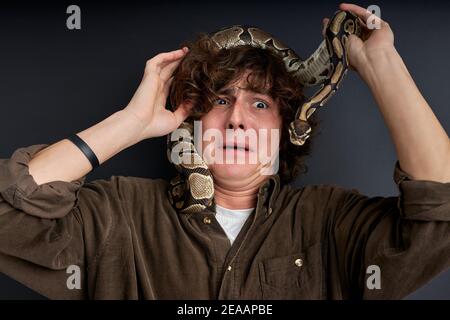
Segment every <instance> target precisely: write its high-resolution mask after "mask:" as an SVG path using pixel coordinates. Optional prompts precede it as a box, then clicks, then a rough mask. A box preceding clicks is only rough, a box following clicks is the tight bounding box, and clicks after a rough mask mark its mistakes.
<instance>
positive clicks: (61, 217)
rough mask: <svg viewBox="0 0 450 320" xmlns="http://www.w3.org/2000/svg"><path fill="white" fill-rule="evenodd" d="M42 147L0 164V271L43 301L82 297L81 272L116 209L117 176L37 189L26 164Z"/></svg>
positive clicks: (56, 183)
mask: <svg viewBox="0 0 450 320" xmlns="http://www.w3.org/2000/svg"><path fill="white" fill-rule="evenodd" d="M46 146H47V145H44V144H42V145H33V146H29V147H25V148H20V149H17V150H16V151H15V152H14V153H13V155H12V156H11V158H10V159H0V272H3V273H5V274H6V275H8V276H9V277H11V278H13V279H15V280H17V281H19V282H21V283H23V284H24V285H26V286H27V287H30V288H31V289H33V290H35V291H37V292H39V293H41V294H43V295H44V296H47V297H49V298H58V299H66V298H67V299H78V298H85V297H86V296H87V295H88V291H87V289H86V288H87V281H88V279H87V277H84V275H85V274H86V272H85V271H86V269H87V268H88V267H89V261H93V260H94V259H93V257H95V255H96V254H97V252H98V251H99V249H100V248H101V247H102V245H103V243H104V242H105V240H106V239H107V238H108V236H109V233H110V230H111V228H112V224H113V219H112V215H113V211H114V210H116V211H117V210H120V208H121V207H120V203H118V199H119V198H120V197H119V196H118V194H117V192H118V191H117V190H118V188H117V183H118V182H117V177H112V178H111V179H110V180H96V181H93V182H90V183H86V184H85V183H84V181H85V177H83V178H80V179H78V180H76V181H72V182H64V181H53V182H49V183H45V184H42V185H37V184H36V182H35V181H34V179H33V177H32V176H31V175H30V174H29V171H28V163H29V161H30V160H31V158H32V157H33V155H35V154H36V153H37V152H39V151H40V150H42V149H43V148H45V147H46ZM80 208H82V210H80ZM73 266H75V269H73V268H74V267H73ZM69 267H70V268H69ZM68 268H69V269H68ZM76 268H79V270H80V273H79V274H80V276H81V280H80V283H81V288H80V289H78V288H76V287H74V286H75V285H76V278H70V279H69V276H71V275H72V274H75V273H76ZM74 270H75V271H74ZM68 272H69V273H68ZM68 281H69V282H68ZM68 283H72V286H68ZM69 287H70V288H69Z"/></svg>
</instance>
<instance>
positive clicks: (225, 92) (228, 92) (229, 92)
mask: <svg viewBox="0 0 450 320" xmlns="http://www.w3.org/2000/svg"><path fill="white" fill-rule="evenodd" d="M243 90H249V89H243ZM249 91H253V92H255V93H257V94H262V95H265V96H267V97H268V98H270V99H273V98H272V96H271V95H270V91H269V90H262V89H261V90H259V89H258V90H256V91H255V90H249ZM235 93H236V88H234V87H233V88H222V89H220V90H219V91H218V92H217V94H223V95H234V94H235Z"/></svg>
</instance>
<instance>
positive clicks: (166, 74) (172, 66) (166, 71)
mask: <svg viewBox="0 0 450 320" xmlns="http://www.w3.org/2000/svg"><path fill="white" fill-rule="evenodd" d="M181 61H183V60H182V59H180V60H175V61H172V62H170V63H168V64H166V65H165V66H164V67H162V69H161V73H160V75H161V78H162V79H163V80H167V79H169V78H170V77H171V76H172V75H173V72H174V71H175V70H176V69H177V68H178V66H179V65H180V63H181Z"/></svg>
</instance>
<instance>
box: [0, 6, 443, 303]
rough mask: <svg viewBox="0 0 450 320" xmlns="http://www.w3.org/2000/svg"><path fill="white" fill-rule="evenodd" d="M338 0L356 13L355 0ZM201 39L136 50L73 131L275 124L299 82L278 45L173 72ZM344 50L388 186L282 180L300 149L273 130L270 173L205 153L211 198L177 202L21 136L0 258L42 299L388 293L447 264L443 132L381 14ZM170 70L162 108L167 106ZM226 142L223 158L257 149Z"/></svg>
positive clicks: (130, 139)
mask: <svg viewBox="0 0 450 320" xmlns="http://www.w3.org/2000/svg"><path fill="white" fill-rule="evenodd" d="M340 8H341V9H342V10H351V11H353V12H355V13H356V14H358V15H359V16H360V17H361V18H363V20H365V18H367V13H366V11H365V10H364V9H363V8H361V7H358V6H355V5H346V4H342V5H341V6H340ZM198 49H199V47H196V46H195V45H193V46H192V48H191V50H189V54H188V50H187V49H185V48H183V49H181V50H176V51H173V52H168V53H163V54H160V55H158V56H156V57H154V58H153V59H151V60H149V61H148V63H147V66H146V69H145V73H144V77H143V80H142V83H141V84H140V86H139V88H138V89H137V91H136V93H135V95H134V96H133V98H132V99H131V101H130V103H129V104H128V106H127V107H126V108H124V109H123V110H121V111H119V112H117V113H115V114H113V115H112V116H110V117H108V118H107V119H105V120H104V121H102V122H100V123H98V124H96V125H94V126H93V127H91V128H88V129H87V130H84V131H82V132H80V133H78V136H79V137H80V138H81V139H82V140H83V141H84V142H85V143H86V144H87V145H88V147H89V148H90V149H91V150H92V151H93V152H94V153H95V155H96V157H97V158H98V161H99V163H103V162H105V161H106V160H108V159H109V158H111V157H112V156H114V155H115V154H117V153H118V152H120V151H122V150H123V149H125V148H127V147H129V146H131V145H133V144H135V143H137V142H139V141H142V140H143V139H147V138H152V137H158V136H163V135H166V134H168V133H170V132H172V131H174V130H175V129H177V128H178V126H179V125H180V124H181V123H182V122H183V121H184V120H185V119H187V118H188V116H191V117H193V118H198V119H200V120H202V125H203V130H205V131H206V130H208V129H218V130H219V131H225V129H232V130H235V131H246V130H249V129H254V130H255V131H256V132H259V130H258V129H279V130H281V131H283V132H285V130H286V125H287V124H288V123H287V121H286V120H287V119H289V118H290V117H292V114H289V112H290V111H289V110H290V109H289V108H287V106H288V105H289V103H292V102H293V101H297V100H300V99H301V96H302V95H301V93H299V92H293V91H292V92H290V93H289V92H288V91H289V90H290V88H294V87H295V83H294V82H292V80H289V78H288V77H287V76H286V74H283V71H282V69H281V68H279V65H277V60H276V59H275V58H273V57H272V56H271V55H270V54H269V53H263V52H259V55H260V56H261V57H262V58H261V61H260V62H258V61H257V60H254V59H250V60H251V61H255V63H254V65H251V64H246V63H244V64H241V63H240V62H241V61H246V57H247V55H246V54H243V55H241V56H239V55H238V54H239V53H242V52H243V51H236V54H235V55H234V54H232V53H224V56H219V57H216V58H217V61H218V63H219V62H220V63H222V64H223V66H225V67H229V66H233V67H235V68H231V69H232V70H235V72H234V71H233V72H232V73H231V76H230V80H231V81H223V82H224V83H217V82H214V85H213V84H210V85H205V86H204V87H201V86H200V87H199V85H202V84H205V83H207V82H208V81H209V80H211V79H213V78H214V74H213V73H214V70H210V73H208V77H202V76H201V75H202V73H201V70H197V71H198V73H195V72H193V71H192V70H191V71H190V72H186V67H188V66H189V62H192V61H193V60H195V57H196V55H198V59H197V61H198V63H200V62H201V61H203V59H202V56H201V55H200V53H201V51H200V50H198ZM348 52H349V61H350V64H351V66H352V67H353V68H354V69H355V70H356V71H357V72H358V73H359V74H360V76H361V78H362V79H363V80H364V81H365V82H366V83H367V85H368V86H369V87H370V89H371V90H372V92H373V95H374V97H375V99H376V101H377V103H378V105H379V107H380V111H381V112H382V114H383V117H384V119H385V121H386V124H387V126H388V128H389V130H390V132H391V134H392V137H393V141H394V143H395V146H396V149H397V154H398V158H399V162H398V163H397V164H396V167H395V176H394V178H395V181H396V182H397V184H398V185H399V190H400V196H399V197H390V198H381V197H375V198H368V197H366V196H364V195H361V194H359V193H358V192H356V191H355V190H345V189H343V188H340V187H337V186H331V185H330V186H327V185H319V186H307V187H305V188H302V189H295V188H292V187H291V186H289V185H288V184H287V182H288V181H289V180H292V179H293V178H294V177H295V176H296V175H297V174H298V173H299V171H298V170H294V169H296V168H297V169H298V167H299V166H301V163H302V162H301V161H300V160H298V159H300V158H299V157H297V156H298V155H299V154H300V153H301V152H302V151H307V150H305V149H306V146H305V149H303V150H302V149H301V148H299V149H296V150H297V151H293V152H297V153H298V154H297V155H295V157H294V156H293V154H292V153H291V152H288V151H287V150H288V149H287V148H288V147H286V146H282V144H283V143H284V141H285V140H286V139H283V132H282V134H281V138H280V141H279V142H280V147H279V148H280V151H281V152H280V174H279V175H276V174H274V175H264V174H262V173H261V170H260V169H261V165H262V163H261V161H259V162H258V163H256V164H249V163H245V164H244V165H238V164H230V165H228V164H226V163H225V164H216V163H214V164H211V165H210V166H209V170H210V171H211V173H212V175H213V177H214V190H215V193H214V201H215V204H216V206H215V208H206V209H205V210H203V211H201V212H197V213H193V214H191V213H189V214H183V213H181V212H178V211H177V210H176V208H174V206H173V205H172V204H171V203H170V201H169V199H168V196H167V191H168V189H169V184H168V183H167V182H166V181H163V180H150V179H142V178H131V177H116V176H114V177H112V178H111V179H110V180H97V181H94V182H91V183H86V184H83V180H84V176H85V175H86V174H87V173H88V172H89V171H90V170H91V169H92V165H91V162H90V161H88V159H87V158H86V156H85V155H84V154H83V153H82V152H80V150H79V149H78V148H77V147H76V146H74V144H73V143H72V142H71V141H68V140H61V141H59V142H57V143H55V144H53V145H51V146H47V145H36V146H31V147H28V148H23V149H19V150H17V151H16V152H15V153H14V154H13V156H12V157H11V159H6V160H2V162H1V163H0V177H1V179H0V195H1V197H0V271H1V272H4V273H6V274H8V275H9V276H11V277H13V278H15V279H17V280H18V281H20V282H22V283H24V284H26V285H28V286H30V287H31V288H33V289H34V290H36V291H38V292H40V293H42V294H44V295H46V296H48V297H50V298H93V299H95V298H97V299H104V298H114V299H123V298H125V299H137V298H145V299H169V298H185V299H214V298H221V299H223V298H228V299H241V298H244V299H245V298H247V299H305V298H310V299H325V298H331V299H343V298H344V299H345V298H400V297H403V296H405V295H406V294H408V293H410V292H412V291H413V290H415V289H417V288H418V287H419V286H421V285H422V284H424V283H425V282H426V281H427V280H429V279H430V278H431V277H433V276H435V275H436V274H437V273H439V272H441V271H443V270H445V268H448V266H449V265H450V255H449V252H450V237H449V231H450V223H449V221H450V215H449V214H450V184H449V182H450V165H449V164H450V142H449V138H448V136H447V134H446V133H445V131H444V129H443V128H442V126H441V125H440V124H439V122H438V120H437V119H436V117H435V116H434V114H433V112H432V111H431V109H430V107H429V106H428V104H427V103H426V102H425V100H424V99H423V97H422V96H421V94H420V92H419V91H418V90H417V88H416V87H415V85H414V82H413V80H412V79H411V77H410V75H409V73H408V72H407V69H406V67H405V66H404V64H403V62H402V60H401V58H400V56H399V55H398V53H397V52H396V50H395V48H394V45H393V34H392V31H391V30H390V28H389V25H388V24H387V23H385V22H382V28H381V29H380V30H375V31H373V32H372V33H371V34H370V37H369V38H368V39H366V40H365V41H363V40H360V39H358V38H355V37H351V38H350V39H349V42H348ZM247 53H252V54H255V57H257V55H256V53H255V52H254V51H249V52H247ZM184 57H186V59H185V60H183V58H184ZM255 59H256V58H255ZM182 61H183V62H182ZM263 61H268V62H267V63H266V64H265V63H264V62H263ZM180 63H182V64H181V65H180ZM196 65H197V66H198V65H199V64H196ZM265 65H270V66H271V72H269V71H267V70H266V69H265V68H263V66H265ZM191 67H192V64H191ZM222 69H227V68H222ZM222 69H221V70H222ZM175 70H177V72H176V74H175V78H172V74H173V72H174V71H175ZM227 70H228V69H227ZM264 70H266V71H265V72H264ZM219 71H220V70H216V72H219ZM184 72H185V73H184ZM272 72H274V73H275V74H274V73H272ZM233 75H236V77H234V76H233ZM186 77H188V78H186ZM220 78H221V77H220ZM261 79H263V80H264V79H268V80H269V81H268V82H266V81H261ZM174 81H175V82H174ZM172 84H173V87H172V94H173V96H172V97H173V99H172V100H173V101H174V102H177V105H178V107H177V109H176V110H175V111H174V112H171V111H169V110H167V109H165V108H164V105H165V100H166V98H167V96H168V94H169V90H171V85H172ZM189 86H191V88H190V89H188V88H186V87H189ZM214 86H217V87H214ZM180 88H182V89H183V90H181V89H180ZM208 89H209V91H208ZM216 89H217V90H216ZM205 90H206V91H205ZM283 90H286V92H283ZM274 92H277V93H276V94H274ZM183 95H187V98H189V99H184V98H186V96H183ZM180 97H181V98H180ZM210 97H214V99H213V100H212V101H211V99H210ZM202 99H203V100H202ZM202 102H204V103H202ZM206 106H208V107H206ZM267 139H269V138H267ZM258 140H259V142H260V141H262V140H263V138H262V136H260V135H258ZM266 142H267V145H272V144H271V141H266ZM226 143H231V144H232V145H231V147H232V148H228V145H227V144H225V145H224V146H223V147H224V148H223V149H225V153H226V154H229V155H231V156H232V157H233V158H234V157H236V158H237V157H238V155H239V154H241V155H242V154H244V155H245V158H246V159H247V156H250V153H251V152H253V151H254V150H251V149H250V147H249V148H247V146H243V148H242V146H236V145H233V144H235V141H231V142H230V141H227V142H226ZM203 147H204V148H205V149H206V148H207V147H208V144H207V143H205V145H204V146H203ZM290 150H292V149H290ZM271 151H273V150H271ZM283 151H284V152H283ZM283 157H285V158H283ZM288 157H292V158H290V159H295V160H293V161H296V162H295V165H294V166H293V165H292V163H291V162H289V160H288ZM297 165H298V166H297ZM293 167H294V168H293ZM235 216H238V217H240V218H237V219H236V221H233V218H234V217H235ZM236 231H237V232H236ZM74 266H75V268H74ZM371 266H372V267H373V266H376V267H378V268H379V270H380V282H381V283H380V284H376V285H375V288H372V287H370V286H367V285H366V281H365V280H366V279H365V276H366V270H368V268H369V267H371ZM68 268H70V270H80V273H79V274H80V276H81V279H80V281H79V282H78V283H77V281H76V279H75V282H74V283H72V285H71V283H70V281H68V274H67V273H66V271H67V269H68ZM77 268H78V269H77Z"/></svg>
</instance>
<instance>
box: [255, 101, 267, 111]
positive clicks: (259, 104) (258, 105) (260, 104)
mask: <svg viewBox="0 0 450 320" xmlns="http://www.w3.org/2000/svg"><path fill="white" fill-rule="evenodd" d="M254 106H255V107H256V108H257V109H267V108H268V107H269V106H268V105H267V103H265V102H262V101H257V102H255V104H254Z"/></svg>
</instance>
